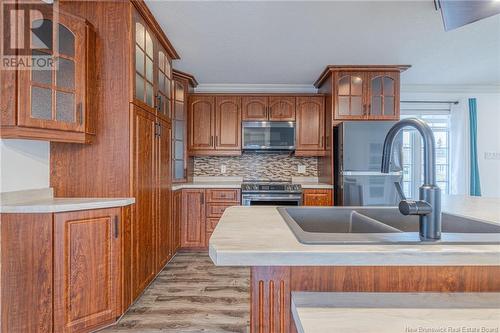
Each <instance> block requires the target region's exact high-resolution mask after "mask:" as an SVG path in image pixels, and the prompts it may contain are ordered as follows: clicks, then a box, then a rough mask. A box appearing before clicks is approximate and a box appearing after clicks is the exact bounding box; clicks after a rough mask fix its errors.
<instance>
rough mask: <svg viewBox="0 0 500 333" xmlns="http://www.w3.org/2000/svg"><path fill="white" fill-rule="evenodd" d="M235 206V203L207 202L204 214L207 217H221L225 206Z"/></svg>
mask: <svg viewBox="0 0 500 333" xmlns="http://www.w3.org/2000/svg"><path fill="white" fill-rule="evenodd" d="M231 206H235V204H227V203H214V202H209V203H207V204H206V207H207V209H206V216H207V217H221V216H222V214H223V213H224V211H225V210H226V208H228V207H231Z"/></svg>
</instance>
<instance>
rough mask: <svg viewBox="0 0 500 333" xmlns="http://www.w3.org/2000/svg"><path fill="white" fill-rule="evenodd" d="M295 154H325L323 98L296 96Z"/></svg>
mask: <svg viewBox="0 0 500 333" xmlns="http://www.w3.org/2000/svg"><path fill="white" fill-rule="evenodd" d="M296 109H297V112H296V118H297V122H296V133H297V136H296V142H295V155H296V156H323V155H325V99H324V97H322V96H318V97H297V106H296Z"/></svg>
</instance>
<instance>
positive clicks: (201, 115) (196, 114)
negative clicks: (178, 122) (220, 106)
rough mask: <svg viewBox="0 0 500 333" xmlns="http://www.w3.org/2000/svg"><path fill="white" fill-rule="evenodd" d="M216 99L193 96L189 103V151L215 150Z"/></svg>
mask: <svg viewBox="0 0 500 333" xmlns="http://www.w3.org/2000/svg"><path fill="white" fill-rule="evenodd" d="M214 108H215V98H214V97H213V96H192V97H191V99H190V103H189V112H188V118H189V133H188V134H189V142H188V144H189V150H190V151H196V150H207V149H213V148H214V132H215V112H214Z"/></svg>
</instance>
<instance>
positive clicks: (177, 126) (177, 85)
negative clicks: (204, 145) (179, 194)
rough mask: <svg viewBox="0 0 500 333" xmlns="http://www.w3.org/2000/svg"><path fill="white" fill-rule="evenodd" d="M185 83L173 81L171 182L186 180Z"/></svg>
mask: <svg viewBox="0 0 500 333" xmlns="http://www.w3.org/2000/svg"><path fill="white" fill-rule="evenodd" d="M186 88H187V87H185V83H184V82H182V81H180V80H174V110H173V115H172V146H173V147H172V164H173V170H172V173H173V177H172V178H173V181H183V180H185V179H186V176H187V175H186V128H187V123H186V102H187V101H186V99H187V96H186V90H187V89H186Z"/></svg>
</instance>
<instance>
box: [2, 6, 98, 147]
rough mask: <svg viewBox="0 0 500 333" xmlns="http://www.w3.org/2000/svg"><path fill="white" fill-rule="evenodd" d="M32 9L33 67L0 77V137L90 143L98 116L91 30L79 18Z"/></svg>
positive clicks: (94, 38) (31, 54)
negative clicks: (0, 116)
mask: <svg viewBox="0 0 500 333" xmlns="http://www.w3.org/2000/svg"><path fill="white" fill-rule="evenodd" d="M36 8H37V10H33V11H32V15H30V21H29V22H28V23H29V24H30V26H31V27H32V28H33V29H32V32H31V34H30V35H29V38H30V40H29V42H30V45H31V47H32V48H31V49H29V50H30V54H29V56H30V57H31V58H32V59H33V63H34V64H36V66H30V68H29V69H27V68H20V69H19V70H17V72H16V71H14V70H5V69H3V70H2V72H1V75H0V81H1V82H0V83H1V84H2V96H1V97H2V102H1V103H2V122H1V129H0V137H1V138H19V139H35V140H47V141H59V142H74V143H90V142H92V140H93V139H94V136H95V134H96V125H95V122H96V116H97V104H96V103H97V98H96V91H95V85H96V80H97V74H96V70H95V62H96V59H95V52H96V50H95V43H96V36H95V32H94V29H93V27H92V25H91V24H90V23H89V22H88V21H86V20H85V19H83V18H80V17H78V16H75V15H72V14H69V13H66V12H64V11H57V12H54V11H52V10H48V9H47V10H44V9H43V7H36ZM56 13H57V20H56V17H55V14H56ZM42 14H43V16H42ZM8 35H15V32H12V31H9V32H8ZM15 75H17V79H16V78H15ZM16 96H17V98H16Z"/></svg>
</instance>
